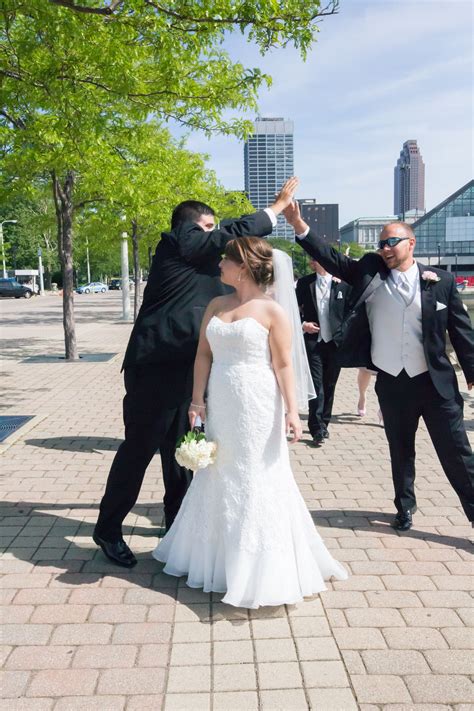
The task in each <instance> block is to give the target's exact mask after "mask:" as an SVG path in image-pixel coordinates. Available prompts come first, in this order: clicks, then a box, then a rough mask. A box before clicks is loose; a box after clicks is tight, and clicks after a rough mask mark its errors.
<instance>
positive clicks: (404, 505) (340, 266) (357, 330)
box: [284, 203, 474, 531]
mask: <svg viewBox="0 0 474 711" xmlns="http://www.w3.org/2000/svg"><path fill="white" fill-rule="evenodd" d="M284 214H285V216H286V218H287V220H288V222H289V223H290V224H291V225H292V226H293V228H294V230H295V233H296V238H297V241H298V242H299V244H300V245H301V246H302V247H303V249H305V251H306V252H308V253H309V254H310V255H311V256H312V257H313V258H314V259H317V260H318V262H320V263H321V264H322V265H323V266H324V268H325V269H327V270H328V271H329V272H330V273H331V274H334V275H336V276H338V277H339V278H340V279H342V280H343V281H345V282H347V283H348V284H351V285H352V286H353V293H352V303H353V307H352V310H351V311H350V313H349V315H348V317H347V319H346V321H345V324H344V326H345V332H344V335H343V342H342V344H341V346H340V349H339V352H338V353H339V360H340V362H341V364H342V365H343V366H345V367H355V366H369V367H371V368H374V366H375V369H376V370H377V371H378V375H377V381H376V386H375V390H376V392H377V396H378V399H379V403H380V408H381V410H382V415H383V419H384V424H385V433H386V436H387V440H388V445H389V449H390V458H391V464H392V477H393V484H394V488H395V500H394V503H395V506H396V509H397V512H398V513H397V515H396V517H395V520H394V523H393V526H394V528H395V529H397V530H399V531H407V530H408V529H409V528H411V526H412V514H413V513H414V512H415V511H416V497H415V489H414V483H415V434H416V430H417V427H418V422H419V419H420V417H422V418H423V420H424V421H425V424H426V427H427V429H428V432H429V434H430V437H431V441H432V442H433V445H434V447H435V449H436V452H437V454H438V457H439V460H440V462H441V466H442V467H443V469H444V472H445V474H446V476H447V478H448V479H449V482H450V483H451V486H452V487H453V489H454V490H455V491H456V493H457V495H458V496H459V499H460V501H461V504H462V507H463V509H464V511H465V513H466V516H467V517H468V519H469V521H471V522H472V521H473V520H474V491H473V485H474V456H473V453H472V450H471V447H470V445H469V441H468V439H467V435H466V430H465V427H464V422H463V405H464V402H463V399H462V397H461V394H460V393H459V389H458V384H457V379H456V374H455V372H454V369H453V367H452V365H451V363H450V361H449V358H448V356H447V355H446V331H448V334H449V337H450V339H451V343H452V345H453V347H454V350H455V352H456V355H457V358H458V361H459V363H460V365H461V368H462V369H463V371H464V375H465V377H466V381H467V384H468V388H469V390H471V388H472V387H473V384H474V333H473V330H472V326H471V322H470V318H469V316H468V314H467V312H466V310H465V309H464V307H463V303H462V300H461V297H460V296H459V294H458V292H457V289H456V285H455V282H454V278H453V276H452V275H451V274H449V273H448V272H445V271H443V270H441V269H432V270H425V269H424V267H423V265H422V264H419V263H418V262H416V261H415V260H414V258H413V252H414V249H415V243H416V239H415V234H414V232H413V230H412V229H411V227H410V226H409V225H407V224H405V223H403V222H393V223H391V224H388V225H386V226H385V228H384V229H383V231H382V233H381V235H380V241H379V245H378V246H379V251H378V253H374V252H372V253H369V254H366V255H364V256H363V257H362V259H360V261H355V260H353V259H350V258H349V257H345V256H343V255H342V254H340V253H339V252H338V251H336V250H335V249H334V248H332V247H330V246H329V245H327V244H326V243H325V242H324V241H323V240H322V239H321V238H320V237H318V236H317V235H316V234H314V233H313V232H311V231H310V229H309V227H308V225H307V224H306V223H305V222H304V221H303V220H302V219H301V216H300V213H299V208H298V204H297V203H292V205H290V206H289V207H288V208H287V209H286V210H285V211H284Z"/></svg>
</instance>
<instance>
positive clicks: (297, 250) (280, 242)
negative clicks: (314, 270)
mask: <svg viewBox="0 0 474 711" xmlns="http://www.w3.org/2000/svg"><path fill="white" fill-rule="evenodd" d="M269 242H270V243H271V245H272V247H274V248H275V249H281V250H282V252H286V253H287V254H289V255H290V257H291V260H292V262H293V273H294V275H295V278H296V279H299V278H300V277H302V276H304V275H305V274H309V273H310V271H311V270H310V268H309V264H308V256H307V254H306V252H304V251H303V250H302V249H301V247H299V246H298V245H297V244H296V243H295V242H290V240H287V239H283V238H282V237H272V238H271V239H270V240H269Z"/></svg>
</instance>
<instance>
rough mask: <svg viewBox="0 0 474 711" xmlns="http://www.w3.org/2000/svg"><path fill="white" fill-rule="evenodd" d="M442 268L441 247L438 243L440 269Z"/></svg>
mask: <svg viewBox="0 0 474 711" xmlns="http://www.w3.org/2000/svg"><path fill="white" fill-rule="evenodd" d="M440 267H441V245H440V243H439V242H438V269H439V268H440Z"/></svg>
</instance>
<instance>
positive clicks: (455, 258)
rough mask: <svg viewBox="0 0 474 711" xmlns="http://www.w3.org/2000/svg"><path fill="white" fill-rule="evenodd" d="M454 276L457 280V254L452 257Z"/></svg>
mask: <svg viewBox="0 0 474 711" xmlns="http://www.w3.org/2000/svg"><path fill="white" fill-rule="evenodd" d="M454 276H455V278H456V279H457V278H458V255H457V253H456V254H455V255H454Z"/></svg>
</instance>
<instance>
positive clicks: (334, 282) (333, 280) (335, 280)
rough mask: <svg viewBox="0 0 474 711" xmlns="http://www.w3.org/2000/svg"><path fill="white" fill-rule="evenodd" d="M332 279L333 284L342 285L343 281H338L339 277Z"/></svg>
mask: <svg viewBox="0 0 474 711" xmlns="http://www.w3.org/2000/svg"><path fill="white" fill-rule="evenodd" d="M331 279H332V283H333V284H340V283H341V279H338V278H337V277H332V278H331Z"/></svg>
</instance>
